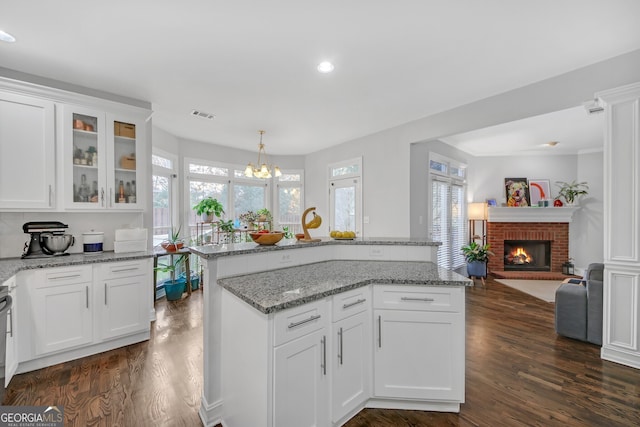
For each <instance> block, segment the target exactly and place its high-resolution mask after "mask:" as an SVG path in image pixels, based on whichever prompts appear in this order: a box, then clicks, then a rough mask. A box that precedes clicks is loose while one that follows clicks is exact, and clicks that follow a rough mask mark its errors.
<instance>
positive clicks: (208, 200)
mask: <svg viewBox="0 0 640 427" xmlns="http://www.w3.org/2000/svg"><path fill="white" fill-rule="evenodd" d="M193 210H194V211H196V213H197V214H198V215H200V216H201V217H202V222H213V219H214V218H213V217H214V215H215V216H216V217H218V218H220V217H221V216H222V214H223V213H224V208H223V207H222V203H220V202H219V201H218V200H217V199H214V198H213V197H205V198H204V199H202V200H200V201H199V202H198V204H196V205H195V206H194V207H193Z"/></svg>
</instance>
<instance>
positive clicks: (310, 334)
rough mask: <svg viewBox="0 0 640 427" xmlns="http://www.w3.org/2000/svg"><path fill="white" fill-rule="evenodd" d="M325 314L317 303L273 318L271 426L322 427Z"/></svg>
mask: <svg viewBox="0 0 640 427" xmlns="http://www.w3.org/2000/svg"><path fill="white" fill-rule="evenodd" d="M328 313H329V310H328V304H327V302H326V301H324V300H321V301H315V302H312V303H309V304H305V305H303V306H299V307H295V308H291V309H289V310H284V311H281V312H278V313H276V314H275V315H274V319H273V325H274V339H273V342H274V347H273V391H274V392H273V421H274V424H273V425H274V426H278V427H280V426H282V427H313V426H322V425H326V416H327V413H328V411H329V404H328V401H329V380H328V377H327V374H328V366H327V357H328V354H327V350H328V349H327V345H328V343H327V326H328V324H329V323H328V317H329V315H328Z"/></svg>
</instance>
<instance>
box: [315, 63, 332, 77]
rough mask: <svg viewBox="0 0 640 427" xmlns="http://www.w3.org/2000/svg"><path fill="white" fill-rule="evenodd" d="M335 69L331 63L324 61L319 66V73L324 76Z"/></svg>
mask: <svg viewBox="0 0 640 427" xmlns="http://www.w3.org/2000/svg"><path fill="white" fill-rule="evenodd" d="M334 68H335V67H334V66H333V64H332V63H331V62H329V61H324V62H321V63H320V64H318V71H320V72H321V73H324V74H326V73H330V72H332V71H333V69H334Z"/></svg>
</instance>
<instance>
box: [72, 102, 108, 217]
mask: <svg viewBox="0 0 640 427" xmlns="http://www.w3.org/2000/svg"><path fill="white" fill-rule="evenodd" d="M69 120H70V121H71V123H69V124H68V125H70V126H71V128H72V129H73V133H72V143H73V146H72V147H71V148H72V149H71V152H70V153H68V155H70V156H71V161H72V164H73V167H72V168H71V170H72V176H71V180H70V182H71V183H72V186H73V187H72V190H73V193H72V201H73V203H74V204H77V205H78V206H82V205H84V206H85V207H89V208H95V207H98V206H102V207H104V206H105V200H104V197H105V195H104V184H103V183H102V182H101V181H102V179H101V176H102V175H103V174H104V170H103V169H104V166H103V164H104V161H103V159H102V158H101V157H102V156H104V138H103V137H102V133H104V129H102V128H103V126H104V120H101V118H100V117H99V116H98V115H91V114H82V113H76V112H74V113H72V114H71V116H70V118H69ZM101 160H102V163H101ZM67 182H69V181H67ZM67 190H69V189H67ZM68 199H69V198H67V200H68Z"/></svg>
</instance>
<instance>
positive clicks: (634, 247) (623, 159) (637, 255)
mask: <svg viewBox="0 0 640 427" xmlns="http://www.w3.org/2000/svg"><path fill="white" fill-rule="evenodd" d="M597 97H598V98H599V99H601V100H602V101H604V102H605V114H606V125H605V145H604V221H605V239H604V240H605V247H604V258H605V259H604V263H605V277H604V322H603V337H602V338H603V346H602V351H601V355H602V358H603V359H606V360H611V361H614V362H617V363H621V364H623V365H628V366H632V367H635V368H640V225H639V224H640V172H639V171H640V83H636V84H632V85H628V86H624V87H621V88H617V89H612V90H608V91H604V92H601V93H598V94H597Z"/></svg>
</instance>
